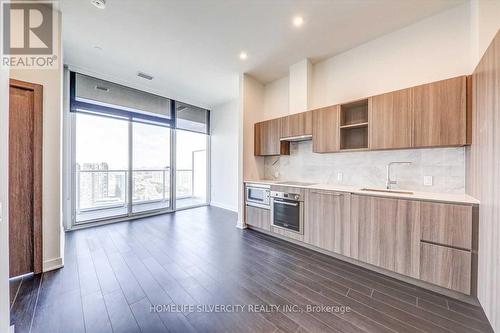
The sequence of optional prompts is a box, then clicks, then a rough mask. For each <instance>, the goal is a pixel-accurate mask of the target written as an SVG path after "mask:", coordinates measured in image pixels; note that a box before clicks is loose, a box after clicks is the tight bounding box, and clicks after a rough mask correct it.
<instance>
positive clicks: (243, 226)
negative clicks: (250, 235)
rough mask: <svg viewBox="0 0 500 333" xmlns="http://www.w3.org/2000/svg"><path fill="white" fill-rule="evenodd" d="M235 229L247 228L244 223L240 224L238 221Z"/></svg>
mask: <svg viewBox="0 0 500 333" xmlns="http://www.w3.org/2000/svg"><path fill="white" fill-rule="evenodd" d="M236 228H238V229H247V228H248V227H247V224H246V223H244V222H241V221H238V222H237V223H236Z"/></svg>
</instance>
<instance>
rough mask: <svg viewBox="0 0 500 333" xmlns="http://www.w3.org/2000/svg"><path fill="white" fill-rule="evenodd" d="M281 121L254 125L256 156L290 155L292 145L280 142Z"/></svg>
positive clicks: (275, 120)
mask: <svg viewBox="0 0 500 333" xmlns="http://www.w3.org/2000/svg"><path fill="white" fill-rule="evenodd" d="M280 132H281V119H280V118H278V119H272V120H267V121H262V122H260V123H256V124H255V125H254V155H255V156H273V155H288V154H290V143H289V142H285V141H280Z"/></svg>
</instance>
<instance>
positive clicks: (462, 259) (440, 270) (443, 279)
mask: <svg viewBox="0 0 500 333" xmlns="http://www.w3.org/2000/svg"><path fill="white" fill-rule="evenodd" d="M471 255H472V254H471V252H469V251H464V250H458V249H453V248H449V247H446V246H440V245H435V244H428V243H424V242H422V243H421V247H420V279H421V280H423V281H426V282H430V283H433V284H437V285H438V286H441V287H445V288H448V289H452V290H456V291H459V292H462V293H464V294H467V295H470V293H471Z"/></svg>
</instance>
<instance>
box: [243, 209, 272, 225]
mask: <svg viewBox="0 0 500 333" xmlns="http://www.w3.org/2000/svg"><path fill="white" fill-rule="evenodd" d="M245 217H246V218H245V223H246V224H248V225H251V226H254V227H257V228H261V229H264V230H267V231H270V230H271V211H270V210H269V209H264V208H258V207H253V206H248V205H247V206H246V216H245Z"/></svg>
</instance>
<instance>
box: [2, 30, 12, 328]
mask: <svg viewBox="0 0 500 333" xmlns="http://www.w3.org/2000/svg"><path fill="white" fill-rule="evenodd" d="M0 36H3V31H2V29H1V28H0ZM0 40H1V37H0ZM8 124H9V71H8V70H7V69H6V68H3V67H0V205H1V212H0V332H7V331H8V329H9V326H10V306H9V305H10V298H9V294H10V293H9V221H8V217H9V211H8V197H9V194H8V193H9V192H8V190H9V189H8V184H9V142H8V140H9V126H8Z"/></svg>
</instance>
